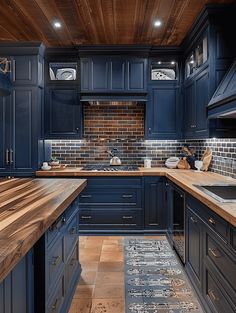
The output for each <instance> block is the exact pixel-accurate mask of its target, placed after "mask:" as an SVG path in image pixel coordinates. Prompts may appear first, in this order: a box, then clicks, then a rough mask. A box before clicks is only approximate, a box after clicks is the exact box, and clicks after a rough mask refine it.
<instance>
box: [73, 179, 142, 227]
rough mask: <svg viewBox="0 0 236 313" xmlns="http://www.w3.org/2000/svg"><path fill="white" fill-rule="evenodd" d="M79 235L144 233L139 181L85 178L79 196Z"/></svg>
mask: <svg viewBox="0 0 236 313" xmlns="http://www.w3.org/2000/svg"><path fill="white" fill-rule="evenodd" d="M79 199H80V204H79V206H80V213H79V222H80V231H81V232H88V231H89V233H92V232H116V233H119V232H124V230H125V231H127V232H136V231H142V230H143V219H144V217H143V181H142V178H140V177H88V178H87V187H86V188H85V189H84V190H83V192H82V193H81V194H80V196H79Z"/></svg>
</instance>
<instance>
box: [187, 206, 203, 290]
mask: <svg viewBox="0 0 236 313" xmlns="http://www.w3.org/2000/svg"><path fill="white" fill-rule="evenodd" d="M201 225H202V224H201V220H200V218H199V217H198V216H197V215H196V214H195V213H194V211H192V210H191V208H190V206H189V205H187V218H186V234H187V238H188V240H187V241H186V244H187V246H186V270H187V272H188V273H189V275H190V276H191V278H192V280H193V281H194V283H195V285H196V287H197V288H198V289H199V290H200V289H201V287H202V277H201V270H202V244H201V232H202V226H201Z"/></svg>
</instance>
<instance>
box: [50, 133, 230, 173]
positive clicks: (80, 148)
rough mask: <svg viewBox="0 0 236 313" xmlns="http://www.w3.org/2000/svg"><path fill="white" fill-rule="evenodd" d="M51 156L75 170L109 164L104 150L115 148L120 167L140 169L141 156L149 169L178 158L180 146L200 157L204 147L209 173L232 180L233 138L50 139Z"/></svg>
mask: <svg viewBox="0 0 236 313" xmlns="http://www.w3.org/2000/svg"><path fill="white" fill-rule="evenodd" d="M51 143H52V155H53V156H56V157H57V158H58V159H59V160H60V161H61V163H63V164H68V166H72V167H76V166H82V165H85V164H95V163H107V164H108V163H109V159H110V157H109V155H108V153H107V150H109V149H111V148H113V147H116V148H117V149H118V151H119V156H120V158H121V160H122V163H123V164H137V165H139V166H143V160H144V158H145V157H150V158H151V159H152V166H164V162H165V160H166V159H167V158H168V157H170V156H180V151H181V146H182V145H183V144H184V143H187V144H189V145H190V146H191V147H193V148H195V149H196V152H197V155H198V157H199V158H200V157H201V155H202V154H203V152H204V151H205V149H206V148H207V147H210V148H211V149H212V151H213V159H212V163H211V165H210V168H209V170H211V171H213V172H216V173H219V174H223V175H226V176H232V177H234V178H236V139H202V140H135V139H132V140H130V139H124V138H122V139H114V140H112V139H108V138H100V139H85V140H52V141H51Z"/></svg>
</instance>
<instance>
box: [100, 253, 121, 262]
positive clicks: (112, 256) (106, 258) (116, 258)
mask: <svg viewBox="0 0 236 313" xmlns="http://www.w3.org/2000/svg"><path fill="white" fill-rule="evenodd" d="M123 260H124V256H123V252H102V253H101V257H100V262H122V261H123Z"/></svg>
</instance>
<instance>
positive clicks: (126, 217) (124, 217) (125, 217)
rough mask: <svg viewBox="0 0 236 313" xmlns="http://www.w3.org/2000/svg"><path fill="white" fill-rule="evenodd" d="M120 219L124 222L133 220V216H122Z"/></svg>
mask: <svg viewBox="0 0 236 313" xmlns="http://www.w3.org/2000/svg"><path fill="white" fill-rule="evenodd" d="M122 218H123V219H124V220H130V219H132V218H133V216H132V215H130V216H125V215H124V216H122Z"/></svg>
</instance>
